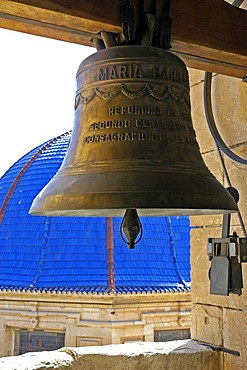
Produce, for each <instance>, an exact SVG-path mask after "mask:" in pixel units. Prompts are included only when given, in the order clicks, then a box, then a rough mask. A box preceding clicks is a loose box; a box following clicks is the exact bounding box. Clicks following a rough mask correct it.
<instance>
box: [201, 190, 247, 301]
mask: <svg viewBox="0 0 247 370" xmlns="http://www.w3.org/2000/svg"><path fill="white" fill-rule="evenodd" d="M227 190H228V191H229V192H230V193H231V195H232V196H233V197H234V199H235V201H236V202H237V201H238V192H237V191H236V189H234V188H229V189H227ZM230 220H231V215H230V214H225V215H223V225H222V238H209V239H208V243H207V255H208V258H209V261H211V268H210V270H209V279H210V294H218V295H224V296H228V295H229V294H230V293H231V294H237V295H241V294H242V288H243V277H242V263H244V262H247V238H240V237H239V236H238V235H237V234H236V232H234V233H233V235H229V231H230Z"/></svg>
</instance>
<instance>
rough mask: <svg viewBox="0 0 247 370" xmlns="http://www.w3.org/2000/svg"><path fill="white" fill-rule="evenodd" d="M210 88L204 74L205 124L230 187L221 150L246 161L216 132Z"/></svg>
mask: <svg viewBox="0 0 247 370" xmlns="http://www.w3.org/2000/svg"><path fill="white" fill-rule="evenodd" d="M243 2H244V0H234V1H233V3H232V5H233V6H236V7H239V6H240V5H241V4H242V3H243ZM211 88H212V73H211V72H205V77H204V108H205V114H206V119H207V123H208V127H209V129H210V132H211V134H212V136H213V138H214V141H215V143H216V147H217V151H218V155H219V158H220V161H221V164H222V167H223V171H224V174H225V177H226V180H227V183H228V186H231V180H230V177H229V175H228V172H227V168H226V165H225V161H224V158H223V155H222V153H221V150H222V151H223V152H224V153H225V154H226V155H227V156H228V157H230V158H231V159H232V160H234V161H235V162H239V163H241V164H247V160H246V159H244V158H241V157H239V156H238V155H236V154H235V153H233V152H232V151H231V150H230V149H229V147H228V146H227V145H226V144H225V142H224V141H223V139H222V137H221V136H220V134H219V132H218V130H217V127H216V124H215V120H214V115H213V110H212V102H211ZM237 213H238V219H239V223H240V226H241V228H242V231H243V234H244V236H245V237H247V232H246V228H245V225H244V221H243V218H242V216H241V213H240V211H239V210H238V212H237Z"/></svg>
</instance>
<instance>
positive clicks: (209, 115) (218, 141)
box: [204, 72, 247, 165]
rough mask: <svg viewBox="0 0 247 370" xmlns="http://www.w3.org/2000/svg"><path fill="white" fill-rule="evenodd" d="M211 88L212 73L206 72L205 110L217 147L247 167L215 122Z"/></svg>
mask: <svg viewBox="0 0 247 370" xmlns="http://www.w3.org/2000/svg"><path fill="white" fill-rule="evenodd" d="M211 86H212V73H211V72H205V77H204V108H205V113H206V118H207V122H208V127H209V129H210V132H211V134H212V136H213V138H214V141H215V143H216V145H217V146H218V147H219V148H220V149H221V150H222V151H223V152H224V153H225V154H226V155H227V156H228V157H229V158H231V159H232V160H233V161H235V162H238V163H241V164H245V165H247V159H245V158H242V157H239V156H238V155H237V154H235V153H234V152H233V151H232V150H231V149H230V148H229V147H228V146H227V145H226V143H225V142H224V140H223V139H222V137H221V136H220V134H219V131H218V129H217V127H216V123H215V120H214V115H213V110H212V101H211Z"/></svg>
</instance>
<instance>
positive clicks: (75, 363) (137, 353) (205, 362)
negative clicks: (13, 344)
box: [0, 340, 221, 370]
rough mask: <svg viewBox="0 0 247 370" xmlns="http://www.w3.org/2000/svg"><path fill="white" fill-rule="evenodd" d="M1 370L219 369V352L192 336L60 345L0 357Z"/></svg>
mask: <svg viewBox="0 0 247 370" xmlns="http://www.w3.org/2000/svg"><path fill="white" fill-rule="evenodd" d="M0 369H1V370H5V369H6V370H48V369H57V370H70V369H71V370H81V369H83V370H101V369H102V370H161V369H167V370H168V369H169V370H177V369H183V370H198V369H200V370H204V369H205V370H216V369H217V370H220V369H221V353H219V352H215V351H213V350H211V349H210V348H209V347H207V346H204V345H202V344H199V343H197V342H196V341H193V340H182V341H173V342H155V343H154V342H138V343H127V344H119V345H109V346H101V347H80V348H67V347H64V348H61V349H60V350H57V351H50V352H35V353H26V354H24V355H21V356H14V357H3V358H1V359H0Z"/></svg>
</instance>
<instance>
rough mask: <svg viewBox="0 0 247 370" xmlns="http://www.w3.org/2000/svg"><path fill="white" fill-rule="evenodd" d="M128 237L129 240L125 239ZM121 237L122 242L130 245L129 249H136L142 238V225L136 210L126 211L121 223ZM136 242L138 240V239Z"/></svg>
mask: <svg viewBox="0 0 247 370" xmlns="http://www.w3.org/2000/svg"><path fill="white" fill-rule="evenodd" d="M123 234H124V235H125V236H126V238H127V240H126V239H125V238H124V236H123ZM139 234H140V235H139ZM120 235H121V238H122V240H123V241H124V242H125V243H126V244H128V247H129V249H134V248H135V244H137V243H138V242H139V241H140V240H141V238H142V225H141V222H140V219H139V216H138V214H137V211H136V209H126V212H125V215H124V217H123V219H122V222H121V227H120ZM138 235H139V238H138V240H137V241H136V238H137V237H138Z"/></svg>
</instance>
